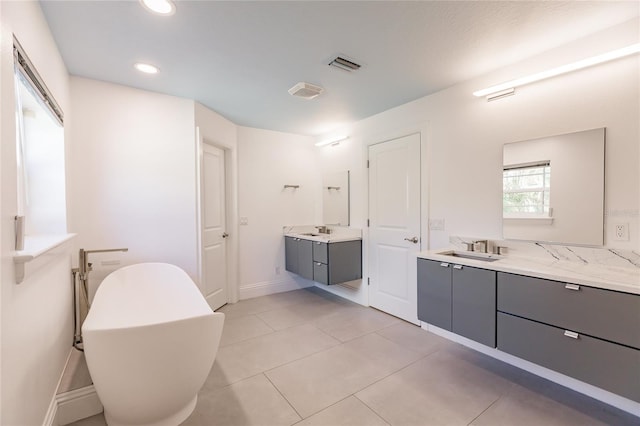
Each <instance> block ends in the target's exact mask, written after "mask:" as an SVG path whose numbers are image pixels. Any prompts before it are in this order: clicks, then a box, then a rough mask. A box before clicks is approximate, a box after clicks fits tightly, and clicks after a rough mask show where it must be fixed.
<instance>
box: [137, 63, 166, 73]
mask: <svg viewBox="0 0 640 426" xmlns="http://www.w3.org/2000/svg"><path fill="white" fill-rule="evenodd" d="M133 66H134V67H135V69H137V70H138V71H140V72H143V73H145V74H158V72H160V70H159V69H158V67H155V66H153V65H150V64H143V63H142V62H138V63H136V64H134V65H133Z"/></svg>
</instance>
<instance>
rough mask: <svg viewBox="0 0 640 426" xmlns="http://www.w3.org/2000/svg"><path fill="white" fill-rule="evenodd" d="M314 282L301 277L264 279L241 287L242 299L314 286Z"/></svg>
mask: <svg viewBox="0 0 640 426" xmlns="http://www.w3.org/2000/svg"><path fill="white" fill-rule="evenodd" d="M312 286H313V282H312V281H308V280H304V279H301V280H299V281H296V280H293V279H283V280H278V281H262V282H259V283H255V284H251V285H248V286H244V287H240V300H243V299H252V298H254V297H260V296H267V295H269V294H274V293H282V292H284V291H291V290H299V289H301V288H307V287H312Z"/></svg>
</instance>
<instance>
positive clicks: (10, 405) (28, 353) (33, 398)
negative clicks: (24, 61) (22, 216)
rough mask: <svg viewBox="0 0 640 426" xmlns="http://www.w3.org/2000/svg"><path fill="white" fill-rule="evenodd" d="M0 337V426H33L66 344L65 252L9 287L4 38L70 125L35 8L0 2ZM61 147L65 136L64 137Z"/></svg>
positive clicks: (61, 76) (8, 84)
mask: <svg viewBox="0 0 640 426" xmlns="http://www.w3.org/2000/svg"><path fill="white" fill-rule="evenodd" d="M0 16H1V25H0V28H1V31H2V34H1V37H0V43H1V46H0V61H1V62H0V92H1V93H2V96H1V97H0V98H1V101H0V102H1V103H2V104H1V107H0V111H1V113H0V128H1V133H0V136H1V139H2V144H1V151H0V160H1V161H0V167H1V172H2V176H1V186H2V197H1V211H2V216H1V222H0V227H1V229H0V231H1V232H0V235H1V236H2V237H1V253H2V262H1V282H2V284H1V285H2V289H1V293H0V298H1V305H0V306H1V307H0V312H1V320H0V321H1V334H0V337H1V339H2V344H1V345H0V346H1V351H0V360H1V368H0V372H1V375H0V379H1V386H0V389H1V403H0V407H1V413H0V424H3V425H40V424H42V423H43V420H44V418H45V414H46V412H47V409H48V407H49V404H50V402H51V401H52V398H53V396H54V393H55V390H56V386H57V384H58V380H59V378H60V375H61V373H62V370H63V368H64V364H65V362H66V359H67V356H68V354H69V351H70V348H71V342H72V338H73V316H72V312H73V308H72V287H71V279H70V277H71V273H70V269H71V254H70V253H71V252H70V249H69V248H68V246H67V245H65V246H64V247H62V248H61V250H57V251H56V252H55V254H52V255H51V256H50V258H51V259H50V260H48V261H44V262H38V263H40V264H41V267H40V269H38V270H36V271H34V272H32V273H31V274H29V275H28V276H27V277H26V279H25V280H24V281H23V282H22V283H21V284H19V285H16V284H15V279H14V269H13V261H12V256H13V248H14V246H13V238H14V232H13V216H14V215H15V214H16V209H17V200H16V189H15V188H16V164H15V161H16V151H15V140H16V139H15V108H14V102H15V100H14V82H13V57H12V33H14V34H15V35H16V37H17V38H18V40H19V41H20V44H21V45H22V47H23V48H24V49H25V51H26V53H27V55H28V56H29V58H30V59H31V61H32V62H33V64H34V65H35V67H36V68H37V70H38V72H39V73H40V75H41V76H42V78H43V79H44V81H45V83H46V84H47V86H48V88H49V90H50V91H51V92H52V94H53V96H54V97H55V98H56V100H57V101H58V103H59V104H60V106H61V107H62V109H63V110H64V112H65V126H66V128H67V129H68V127H69V123H71V113H70V107H69V95H68V90H69V89H68V84H69V82H68V74H67V70H66V68H65V65H64V63H63V62H62V59H61V57H60V54H59V52H58V49H57V47H56V45H55V42H54V40H53V37H52V36H51V34H50V32H49V27H48V25H47V23H46V21H45V20H44V16H43V15H42V12H41V10H40V6H39V3H37V2H0ZM65 136H66V138H65V139H66V143H67V145H68V143H69V141H70V138H69V133H68V132H66V135H65Z"/></svg>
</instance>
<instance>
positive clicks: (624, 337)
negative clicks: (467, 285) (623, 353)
mask: <svg viewBox="0 0 640 426" xmlns="http://www.w3.org/2000/svg"><path fill="white" fill-rule="evenodd" d="M498 310H499V311H502V312H506V313H510V314H514V315H518V316H521V317H524V318H529V319H533V320H536V321H540V322H544V323H546V324H551V325H554V326H557V327H562V328H566V329H569V330H573V331H577V332H580V333H584V334H588V335H590V336H594V337H599V338H602V339H606V340H611V341H613V342H617V343H622V344H624V345H628V346H632V347H634V348H640V295H636V294H628V293H620V292H617V291H611V290H603V289H598V288H592V287H587V286H575V285H572V284H569V285H566V284H565V283H562V282H558V281H550V280H545V279H541V278H533V277H526V276H522V275H515V274H508V273H504V272H500V273H498Z"/></svg>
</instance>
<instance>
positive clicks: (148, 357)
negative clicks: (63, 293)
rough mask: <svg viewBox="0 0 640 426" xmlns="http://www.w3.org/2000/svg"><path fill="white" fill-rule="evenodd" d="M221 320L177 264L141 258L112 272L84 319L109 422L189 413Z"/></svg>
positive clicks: (168, 419)
mask: <svg viewBox="0 0 640 426" xmlns="http://www.w3.org/2000/svg"><path fill="white" fill-rule="evenodd" d="M223 323H224V314H222V313H214V312H213V311H212V310H211V308H210V307H209V305H208V304H207V302H206V301H205V299H204V297H202V294H201V293H200V290H199V289H198V287H197V286H196V285H195V283H194V282H193V281H192V280H191V278H189V276H188V275H187V274H186V273H185V272H184V271H183V270H182V269H180V268H178V267H177V266H174V265H170V264H166V263H141V264H137V265H131V266H127V267H124V268H121V269H118V270H116V271H114V272H113V273H111V274H110V275H109V276H107V278H105V279H104V281H103V282H102V284H101V285H100V287H99V288H98V291H97V292H96V295H95V298H94V300H93V304H92V306H91V309H90V310H89V314H88V315H87V318H86V320H85V322H84V324H83V326H82V333H83V338H84V350H85V355H86V359H87V365H88V367H89V372H90V373H91V377H92V379H93V383H94V386H95V388H96V392H97V393H98V396H99V397H100V400H101V401H102V404H103V405H104V410H105V418H106V420H107V423H108V424H109V425H110V426H115V425H122V426H124V425H127V426H128V425H137V426H139V425H154V426H161V425H163V426H164V425H166V426H175V425H178V424H179V423H181V422H182V421H183V420H185V419H186V418H187V417H189V415H190V414H191V412H192V411H193V409H194V407H195V405H196V401H197V394H198V391H199V390H200V388H201V387H202V385H203V384H204V382H205V380H206V378H207V376H208V374H209V371H210V370H211V367H212V366H213V361H214V359H215V356H216V353H217V351H218V345H219V343H220V336H221V334H222V327H223Z"/></svg>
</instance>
